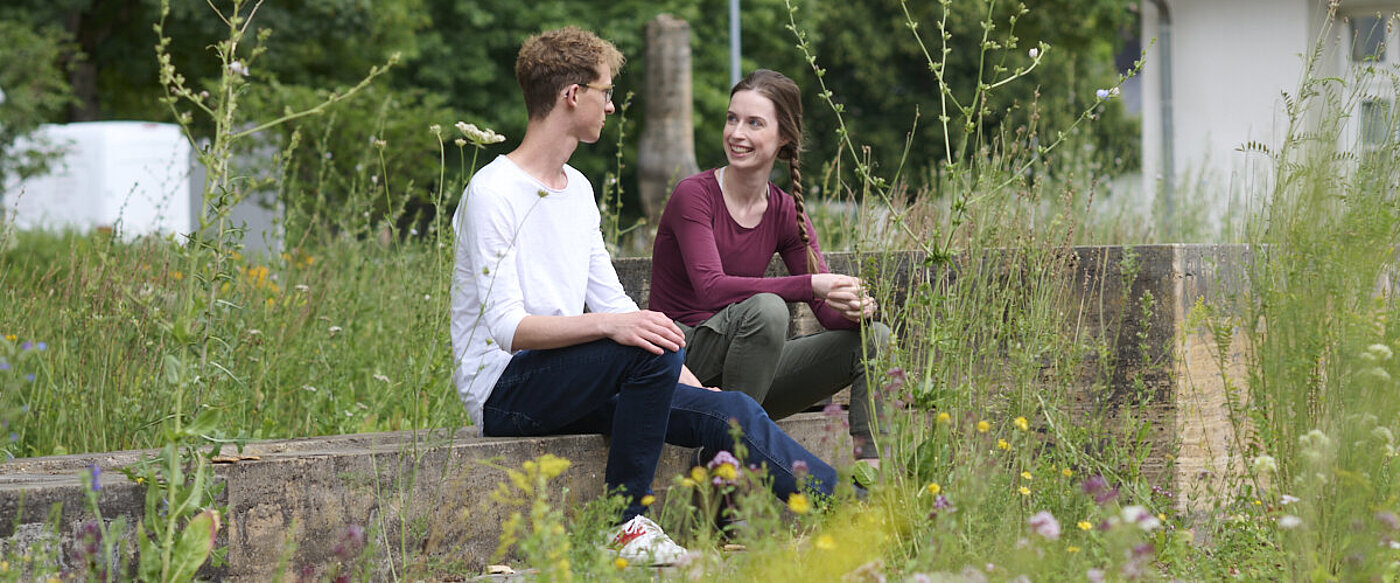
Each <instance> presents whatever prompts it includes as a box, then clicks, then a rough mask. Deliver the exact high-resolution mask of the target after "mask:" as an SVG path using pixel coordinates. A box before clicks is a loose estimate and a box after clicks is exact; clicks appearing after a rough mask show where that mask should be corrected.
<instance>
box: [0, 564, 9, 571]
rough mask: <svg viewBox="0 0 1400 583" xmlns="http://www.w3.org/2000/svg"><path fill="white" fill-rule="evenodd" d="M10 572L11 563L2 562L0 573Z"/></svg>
mask: <svg viewBox="0 0 1400 583" xmlns="http://www.w3.org/2000/svg"><path fill="white" fill-rule="evenodd" d="M9 572H10V562H9V561H0V573H9Z"/></svg>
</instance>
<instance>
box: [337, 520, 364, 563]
mask: <svg viewBox="0 0 1400 583" xmlns="http://www.w3.org/2000/svg"><path fill="white" fill-rule="evenodd" d="M364 546H365V529H364V527H362V526H360V525H358V524H352V525H350V526H347V527H345V532H344V533H343V534H341V535H340V540H339V541H337V542H336V543H335V547H334V548H333V549H331V552H332V553H334V554H335V556H336V558H338V559H340V560H341V561H349V560H350V559H353V558H355V556H357V555H359V554H360V549H362V548H364Z"/></svg>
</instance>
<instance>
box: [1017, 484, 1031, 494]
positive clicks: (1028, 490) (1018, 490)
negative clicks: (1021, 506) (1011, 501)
mask: <svg viewBox="0 0 1400 583" xmlns="http://www.w3.org/2000/svg"><path fill="white" fill-rule="evenodd" d="M1016 491H1017V492H1020V493H1021V495H1022V496H1030V495H1031V489H1030V488H1027V487H1025V486H1021V487H1020V488H1018V489H1017V490H1016Z"/></svg>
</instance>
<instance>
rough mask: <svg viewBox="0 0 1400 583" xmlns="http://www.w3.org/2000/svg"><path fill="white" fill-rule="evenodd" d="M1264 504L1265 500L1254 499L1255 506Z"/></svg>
mask: <svg viewBox="0 0 1400 583" xmlns="http://www.w3.org/2000/svg"><path fill="white" fill-rule="evenodd" d="M1263 504H1264V503H1263V502H1260V501H1258V500H1255V501H1254V505H1255V506H1262V505H1263Z"/></svg>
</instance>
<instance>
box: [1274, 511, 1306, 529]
mask: <svg viewBox="0 0 1400 583" xmlns="http://www.w3.org/2000/svg"><path fill="white" fill-rule="evenodd" d="M1302 524H1303V519H1301V518H1298V517H1297V516H1293V515H1292V514H1285V515H1283V516H1281V517H1279V519H1278V527H1279V528H1282V529H1284V530H1291V529H1294V528H1298V527H1299V526H1301V525H1302Z"/></svg>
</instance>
